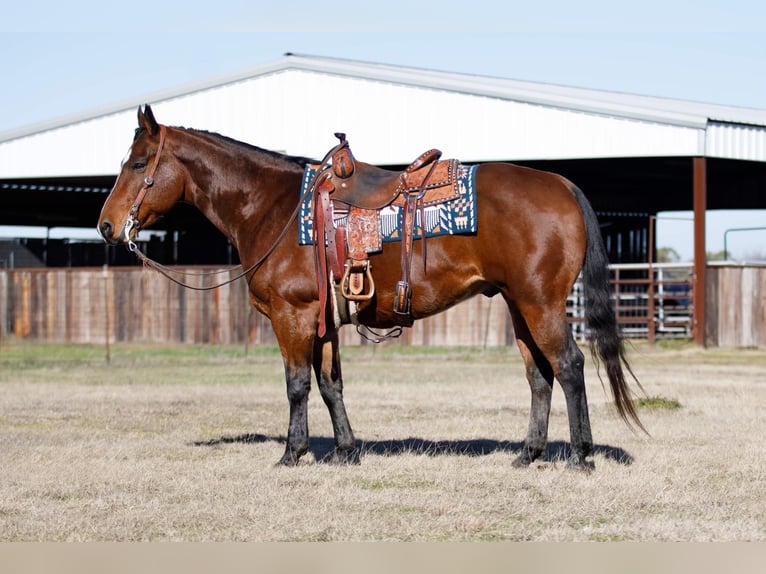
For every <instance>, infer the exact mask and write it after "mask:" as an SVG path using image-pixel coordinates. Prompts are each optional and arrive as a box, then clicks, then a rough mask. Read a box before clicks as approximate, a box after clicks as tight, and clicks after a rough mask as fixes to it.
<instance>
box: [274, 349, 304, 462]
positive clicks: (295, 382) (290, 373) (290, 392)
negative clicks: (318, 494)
mask: <svg viewBox="0 0 766 574" xmlns="http://www.w3.org/2000/svg"><path fill="white" fill-rule="evenodd" d="M284 359H285V379H286V381H287V400H288V401H289V402H290V424H289V426H288V428H287V446H286V447H285V454H283V455H282V458H281V459H280V461H279V464H283V465H285V466H295V465H296V464H298V460H299V459H300V458H301V457H302V456H303V455H304V454H306V451H308V449H309V419H308V404H309V392H310V391H311V367H310V364H309V361H308V360H298V359H296V357H293V356H285V357H284Z"/></svg>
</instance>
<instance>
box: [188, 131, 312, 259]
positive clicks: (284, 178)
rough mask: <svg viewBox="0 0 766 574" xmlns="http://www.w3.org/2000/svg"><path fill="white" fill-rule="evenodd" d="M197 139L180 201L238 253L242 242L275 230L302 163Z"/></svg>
mask: <svg viewBox="0 0 766 574" xmlns="http://www.w3.org/2000/svg"><path fill="white" fill-rule="evenodd" d="M203 142H204V143H199V144H196V145H195V149H196V150H197V151H196V152H195V153H196V154H197V155H196V157H193V158H190V161H187V162H186V163H187V168H188V169H189V172H190V174H191V176H192V180H193V182H194V185H193V186H192V187H191V188H190V189H187V192H186V197H185V199H186V201H188V202H189V203H191V204H193V205H194V206H195V207H196V208H197V209H199V210H200V211H201V212H202V213H203V215H205V217H207V219H208V220H210V222H211V223H212V224H213V225H215V226H216V227H217V228H218V230H219V231H221V233H223V234H224V235H225V236H226V237H227V238H228V239H229V241H231V242H232V243H233V244H234V245H235V247H237V249H238V250H239V251H240V253H242V252H243V251H244V249H243V247H244V243H246V242H251V241H258V242H261V241H263V240H268V237H269V236H271V235H274V236H276V234H278V233H279V231H281V227H279V226H281V225H282V226H283V225H284V224H285V223H286V221H287V218H288V217H289V215H290V213H291V212H292V210H293V209H294V208H295V205H294V204H295V203H296V201H297V199H298V192H299V187H300V181H301V176H302V168H300V166H299V165H298V164H294V165H293V164H291V163H290V162H288V161H287V160H280V159H279V158H278V157H272V156H269V155H268V154H267V153H265V152H261V151H259V150H257V149H250V148H246V147H242V148H239V147H237V146H236V144H233V143H230V142H228V141H225V140H218V139H217V138H215V137H214V136H207V137H205V138H203ZM234 166H236V167H234Z"/></svg>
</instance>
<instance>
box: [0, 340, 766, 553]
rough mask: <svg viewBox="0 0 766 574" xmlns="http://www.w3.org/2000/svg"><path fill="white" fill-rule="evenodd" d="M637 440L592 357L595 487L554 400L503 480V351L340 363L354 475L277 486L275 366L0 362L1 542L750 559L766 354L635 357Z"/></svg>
mask: <svg viewBox="0 0 766 574" xmlns="http://www.w3.org/2000/svg"><path fill="white" fill-rule="evenodd" d="M630 357H631V359H632V362H633V365H634V370H635V371H636V374H637V375H638V376H639V378H640V379H641V381H642V383H643V385H644V388H645V390H646V394H647V396H648V398H649V399H650V400H648V401H644V403H642V406H641V408H640V412H641V415H642V418H643V420H644V423H645V425H646V427H647V428H648V429H649V430H650V432H651V437H647V436H645V435H642V434H634V433H633V432H631V431H630V430H628V429H627V428H626V427H625V426H624V424H623V423H622V422H621V421H620V420H619V418H618V417H617V415H616V413H615V412H614V410H613V409H612V407H611V406H610V404H609V401H608V397H607V396H606V394H605V391H604V390H603V389H602V387H601V384H600V382H599V380H598V378H597V376H596V372H595V368H594V366H593V363H592V362H591V361H590V358H589V359H588V363H587V364H588V369H587V372H586V376H587V378H588V393H589V399H590V405H591V419H592V424H593V433H594V439H595V441H596V443H597V448H596V453H595V456H594V461H595V463H596V470H595V472H592V473H582V472H575V471H570V470H567V469H566V468H565V465H564V464H563V462H562V457H564V456H565V452H566V446H567V441H568V439H569V434H568V428H567V421H566V415H565V409H564V403H563V393H561V390H560V389H559V388H558V387H557V389H556V391H555V393H554V405H553V412H552V416H551V429H550V441H551V443H550V447H549V449H548V452H547V455H546V459H545V460H543V461H540V462H539V463H536V464H534V465H533V466H532V467H530V468H528V469H524V470H519V469H514V468H512V467H511V461H512V459H513V457H514V455H515V453H516V452H517V451H518V449H519V448H520V446H521V440H522V439H523V437H524V434H525V432H526V426H527V409H528V403H529V391H528V389H527V384H526V381H525V379H524V375H523V368H522V363H521V360H520V358H519V356H518V353H517V352H516V351H515V349H489V350H479V349H455V350H446V349H429V350H424V349H414V348H409V349H405V348H398V347H388V348H378V349H375V350H371V349H370V348H353V349H346V350H344V359H345V362H344V375H345V380H346V405H347V407H348V409H349V416H350V417H351V423H352V426H353V428H354V430H355V433H356V436H357V439H358V441H359V442H360V446H361V448H362V459H361V464H359V465H356V466H340V467H339V466H332V465H329V464H325V463H322V462H319V461H321V458H322V456H323V455H324V454H326V453H327V452H328V451H329V450H330V449H331V448H332V432H331V426H330V423H329V417H328V415H327V412H326V409H325V407H324V404H323V403H322V400H321V398H320V396H319V393H318V392H317V391H316V389H315V390H314V392H313V393H312V397H311V401H310V402H311V411H310V415H309V416H310V419H309V422H310V425H311V432H312V436H313V440H312V444H311V452H310V453H309V454H308V455H307V456H306V457H305V460H304V462H303V464H301V465H299V466H298V467H296V468H282V467H277V466H275V463H276V461H277V460H278V459H279V457H280V456H281V454H282V451H283V448H284V436H285V432H286V427H287V400H286V398H285V391H284V382H283V372H282V366H281V360H280V358H279V355H278V353H277V352H276V350H275V349H257V350H255V351H254V352H253V351H252V350H251V353H250V355H249V356H247V357H244V356H243V350H242V349H235V348H219V347H176V348H170V349H168V348H155V347H150V346H147V347H138V346H131V347H126V348H122V347H118V348H116V349H113V350H112V361H111V364H109V365H107V364H106V362H105V360H104V358H103V350H102V349H98V348H92V347H82V346H79V347H58V346H16V345H12V344H11V345H9V344H8V342H7V341H6V342H5V343H4V344H3V345H2V346H0V385H2V393H1V394H0V449H1V450H0V452H2V459H3V462H2V465H1V468H0V540H2V541H128V540H132V541H146V540H151V541H165V540H183V541H223V540H227V541H325V540H340V541H357V540H376V541H377V540H413V541H443V540H449V541H477V540H484V541H495V540H498V541H503V540H536V541H752V540H761V541H763V540H766V497H765V496H764V485H765V484H766V464H764V460H766V446H765V443H764V436H766V418H764V416H763V413H764V412H766V350H743V351H733V350H701V349H697V348H694V347H691V346H685V345H680V346H679V345H676V346H673V347H672V348H660V347H652V346H648V345H636V346H635V347H633V348H632V349H631V350H630Z"/></svg>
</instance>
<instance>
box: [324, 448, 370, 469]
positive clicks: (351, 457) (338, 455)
mask: <svg viewBox="0 0 766 574" xmlns="http://www.w3.org/2000/svg"><path fill="white" fill-rule="evenodd" d="M360 458H361V453H360V451H359V449H358V448H347V449H338V448H336V449H334V450H333V451H332V452H331V453H330V454H328V455H327V456H326V457H325V459H324V460H325V462H327V463H329V464H339V465H345V464H360V463H361V460H360Z"/></svg>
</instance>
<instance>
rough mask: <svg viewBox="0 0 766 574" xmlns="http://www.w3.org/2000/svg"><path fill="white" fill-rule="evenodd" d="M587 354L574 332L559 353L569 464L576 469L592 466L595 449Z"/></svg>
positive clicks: (559, 374) (557, 375) (569, 335)
mask: <svg viewBox="0 0 766 574" xmlns="http://www.w3.org/2000/svg"><path fill="white" fill-rule="evenodd" d="M584 366H585V357H584V356H583V354H582V351H580V349H579V347H578V346H577V344H576V343H575V341H574V338H573V337H572V335H571V334H568V336H567V338H566V346H565V348H564V350H563V352H562V353H561V354H560V355H559V363H558V373H557V374H556V378H557V379H558V380H559V383H560V384H561V388H562V389H563V390H564V397H565V398H566V402H567V415H568V417H569V433H570V436H571V446H572V453H571V455H570V457H569V460H568V461H567V464H568V465H569V466H571V467H573V468H582V469H592V468H594V465H593V463H592V462H591V461H586V457H587V456H588V455H589V454H590V453H591V452H592V451H593V437H592V435H591V430H590V417H589V416H588V398H587V395H586V394H585V373H584Z"/></svg>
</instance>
